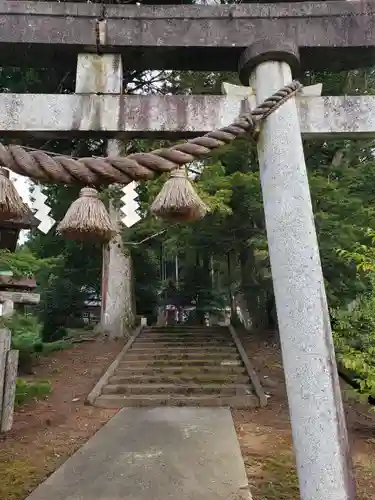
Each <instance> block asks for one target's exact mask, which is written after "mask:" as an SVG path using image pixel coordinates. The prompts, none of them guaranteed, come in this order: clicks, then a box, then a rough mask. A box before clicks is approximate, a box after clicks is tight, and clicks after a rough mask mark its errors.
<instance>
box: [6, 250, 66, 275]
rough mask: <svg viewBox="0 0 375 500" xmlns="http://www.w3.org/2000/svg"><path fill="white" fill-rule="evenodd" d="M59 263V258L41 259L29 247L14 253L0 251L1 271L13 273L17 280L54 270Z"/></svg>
mask: <svg viewBox="0 0 375 500" xmlns="http://www.w3.org/2000/svg"><path fill="white" fill-rule="evenodd" d="M58 262H59V258H58V257H51V258H48V259H43V258H39V257H37V256H36V255H35V254H33V253H32V252H31V251H30V249H28V248H27V247H23V248H21V249H19V250H17V251H16V252H14V253H11V252H9V251H8V250H0V270H1V271H11V272H12V273H13V276H14V277H15V278H23V277H26V278H33V277H35V276H36V275H37V274H38V273H40V272H43V271H45V270H50V269H52V268H53V267H54V266H55V265H57V263H58Z"/></svg>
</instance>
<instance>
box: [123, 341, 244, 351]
mask: <svg viewBox="0 0 375 500" xmlns="http://www.w3.org/2000/svg"><path fill="white" fill-rule="evenodd" d="M132 349H210V350H212V351H219V350H221V349H234V350H236V347H235V345H234V344H233V342H229V341H228V342H220V343H217V344H216V343H215V342H212V341H210V342H192V341H190V340H189V341H187V342H174V341H173V340H168V341H167V342H160V341H159V340H155V341H150V340H146V341H143V340H142V339H137V340H136V341H135V342H134V344H133V345H132Z"/></svg>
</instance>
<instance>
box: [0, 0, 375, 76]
mask: <svg viewBox="0 0 375 500" xmlns="http://www.w3.org/2000/svg"><path fill="white" fill-rule="evenodd" d="M104 10H105V19H106V38H107V41H106V46H105V47H102V50H104V51H108V52H116V53H122V54H123V55H126V62H127V66H128V67H129V68H131V67H133V68H149V69H162V68H169V69H172V68H175V69H191V70H226V71H236V69H237V63H238V59H239V56H240V54H241V53H242V51H243V49H244V48H246V47H248V46H249V45H251V44H252V43H254V42H256V41H257V40H259V39H262V38H265V37H266V36H267V34H268V33H270V32H272V33H273V35H274V36H279V37H283V36H287V37H288V38H289V39H293V40H294V41H295V43H296V44H297V45H298V46H299V48H300V54H301V62H302V66H303V68H304V69H326V68H328V69H330V70H334V69H339V68H349V67H359V66H362V65H365V64H372V63H373V60H374V56H375V3H374V2H372V1H354V2H353V1H329V2H298V3H295V2H291V3H282V4H251V5H249V4H247V5H246V4H240V5H226V6H219V5H216V6H202V5H200V6H187V5H185V6H180V5H175V6H134V5H106V6H105V9H104ZM101 15H102V6H101V5H98V4H92V3H87V4H85V3H65V2H61V3H55V2H22V1H18V2H12V1H4V2H1V6H0V24H1V26H2V29H1V30H0V49H1V50H0V64H1V65H5V64H10V65H17V66H19V65H21V64H28V65H31V66H43V65H46V64H54V65H55V64H56V61H58V62H59V65H63V64H64V63H71V64H72V66H73V65H74V63H75V58H76V55H77V54H78V53H79V52H83V51H87V50H89V51H90V50H91V51H96V41H97V40H96V29H95V27H96V23H97V19H99V18H100V17H101ZM24 44H29V45H28V46H25V45H24Z"/></svg>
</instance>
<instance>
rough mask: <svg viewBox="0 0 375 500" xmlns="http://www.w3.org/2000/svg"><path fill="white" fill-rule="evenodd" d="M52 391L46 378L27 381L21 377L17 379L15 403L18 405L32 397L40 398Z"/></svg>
mask: <svg viewBox="0 0 375 500" xmlns="http://www.w3.org/2000/svg"><path fill="white" fill-rule="evenodd" d="M51 391H52V388H51V384H50V382H48V380H38V381H33V382H28V381H26V380H23V379H20V378H19V379H17V384H16V398H15V405H16V406H19V405H22V404H24V403H26V402H27V401H30V400H32V399H42V398H43V397H45V396H47V395H48V394H50V393H51Z"/></svg>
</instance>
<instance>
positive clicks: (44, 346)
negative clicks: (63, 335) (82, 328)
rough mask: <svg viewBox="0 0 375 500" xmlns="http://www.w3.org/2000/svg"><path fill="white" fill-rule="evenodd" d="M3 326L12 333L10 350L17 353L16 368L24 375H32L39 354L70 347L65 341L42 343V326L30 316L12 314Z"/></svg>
mask: <svg viewBox="0 0 375 500" xmlns="http://www.w3.org/2000/svg"><path fill="white" fill-rule="evenodd" d="M4 325H5V326H6V327H7V328H9V329H10V330H11V332H12V349H17V350H18V351H19V363H18V368H19V371H20V372H21V373H24V374H25V375H26V374H27V375H32V373H33V370H32V367H33V363H34V360H35V358H36V356H37V355H38V354H39V353H42V352H52V351H58V350H61V349H65V348H67V347H69V346H70V345H71V344H70V343H69V342H68V341H67V340H58V341H56V342H50V343H43V341H42V325H41V323H39V321H38V319H37V318H36V317H35V316H33V315H31V314H20V313H14V314H13V316H11V317H10V318H7V319H6V320H5V321H4Z"/></svg>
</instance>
